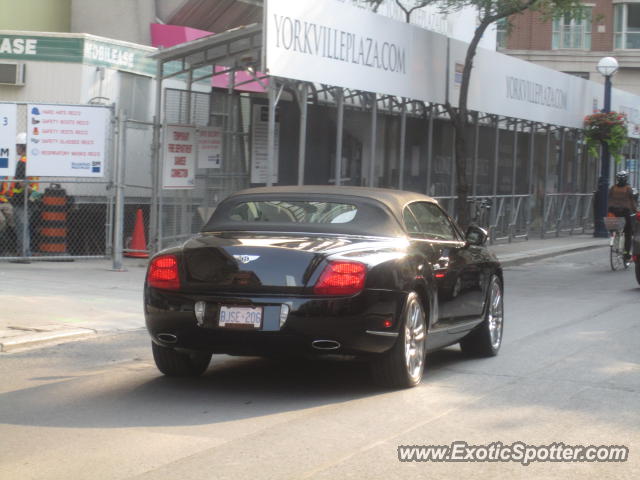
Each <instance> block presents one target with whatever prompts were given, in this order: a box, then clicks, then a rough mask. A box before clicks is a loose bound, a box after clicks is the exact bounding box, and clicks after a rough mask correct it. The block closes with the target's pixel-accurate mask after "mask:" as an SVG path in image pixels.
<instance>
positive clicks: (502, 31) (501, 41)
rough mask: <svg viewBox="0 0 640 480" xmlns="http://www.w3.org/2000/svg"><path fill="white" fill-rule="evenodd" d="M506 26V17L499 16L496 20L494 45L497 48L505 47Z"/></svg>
mask: <svg viewBox="0 0 640 480" xmlns="http://www.w3.org/2000/svg"><path fill="white" fill-rule="evenodd" d="M508 28H509V21H508V20H507V19H506V18H501V19H500V20H498V21H497V22H496V45H497V47H498V48H507V35H508V33H509V30H508Z"/></svg>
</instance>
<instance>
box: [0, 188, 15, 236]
mask: <svg viewBox="0 0 640 480" xmlns="http://www.w3.org/2000/svg"><path fill="white" fill-rule="evenodd" d="M10 186H11V184H10V183H9V182H7V181H6V180H0V234H2V233H3V232H5V231H6V230H7V228H15V227H16V223H15V220H14V219H13V205H11V202H9V189H10Z"/></svg>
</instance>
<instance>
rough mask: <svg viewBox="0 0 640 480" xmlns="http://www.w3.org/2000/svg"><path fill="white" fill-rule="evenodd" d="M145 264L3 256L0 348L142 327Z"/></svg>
mask: <svg viewBox="0 0 640 480" xmlns="http://www.w3.org/2000/svg"><path fill="white" fill-rule="evenodd" d="M607 245H608V241H607V239H603V238H593V237H592V236H590V235H574V236H570V237H561V238H550V239H546V240H540V239H531V240H529V241H517V242H514V243H510V244H504V245H494V246H491V247H490V249H491V250H492V251H493V252H495V254H496V255H497V256H498V258H499V259H500V261H501V262H502V265H503V266H504V267H509V266H513V265H518V264H522V263H526V262H531V261H534V260H540V259H542V258H547V257H552V256H555V255H561V254H563V253H569V252H573V251H579V250H586V249H591V248H599V247H602V248H603V247H605V246H607ZM146 266H147V261H146V260H145V259H130V258H125V259H124V267H125V268H126V271H124V272H116V271H112V270H111V262H110V261H108V260H82V261H75V262H51V261H42V262H33V263H31V264H26V265H25V264H13V263H6V262H0V352H11V351H17V350H21V349H26V348H31V347H34V346H41V345H48V344H52V343H60V342H63V341H68V340H74V339H79V338H83V337H88V336H92V335H96V334H99V333H109V332H117V331H126V330H135V329H140V328H143V327H144V315H143V311H142V287H143V283H144V276H145V273H146Z"/></svg>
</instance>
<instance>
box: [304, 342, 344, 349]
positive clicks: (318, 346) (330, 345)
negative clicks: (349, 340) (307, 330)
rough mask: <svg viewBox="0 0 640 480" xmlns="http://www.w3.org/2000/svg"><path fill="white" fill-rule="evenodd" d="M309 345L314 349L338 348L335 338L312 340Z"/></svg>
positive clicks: (338, 344)
mask: <svg viewBox="0 0 640 480" xmlns="http://www.w3.org/2000/svg"><path fill="white" fill-rule="evenodd" d="M311 346H312V347H313V348H315V349H316V350H337V349H339V348H340V343H339V342H336V341H335V340H314V341H313V342H311Z"/></svg>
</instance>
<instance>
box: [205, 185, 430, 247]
mask: <svg viewBox="0 0 640 480" xmlns="http://www.w3.org/2000/svg"><path fill="white" fill-rule="evenodd" d="M260 196H264V197H265V198H270V199H274V198H277V197H281V198H283V197H288V198H292V197H297V198H301V199H314V200H320V199H323V200H328V199H332V200H339V199H344V200H349V199H350V200H351V201H358V203H359V204H360V206H361V207H362V210H361V212H360V214H359V216H358V217H357V221H356V222H349V223H346V224H316V225H314V224H292V223H287V224H284V225H282V228H287V229H289V230H290V231H298V230H304V231H316V230H317V231H319V232H321V233H322V232H323V233H344V234H360V235H378V236H399V235H405V234H406V231H405V229H404V222H403V220H402V212H403V209H404V207H405V205H407V204H408V203H410V202H415V201H427V202H434V203H435V200H433V199H432V198H431V197H427V196H426V195H422V194H419V193H414V192H404V191H400V190H391V189H385V188H366V187H346V186H345V187H335V186H327V185H304V186H283V187H257V188H248V189H245V190H240V191H238V192H235V193H233V194H232V195H230V196H229V197H227V198H226V199H225V200H224V201H223V202H222V203H221V204H220V205H219V206H218V208H217V209H216V211H215V212H214V214H213V215H212V217H211V219H210V220H209V222H208V223H207V224H206V225H205V226H204V227H203V231H216V230H235V229H238V228H239V227H240V225H239V224H238V222H232V221H229V217H228V212H229V209H230V208H231V207H232V205H234V204H237V203H238V202H242V201H246V200H248V199H255V198H256V197H260ZM274 226H277V224H275V223H274V222H269V223H268V224H265V223H264V222H255V223H253V222H252V223H251V224H248V223H245V224H244V225H242V227H243V228H252V229H257V230H265V229H273V228H274Z"/></svg>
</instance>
